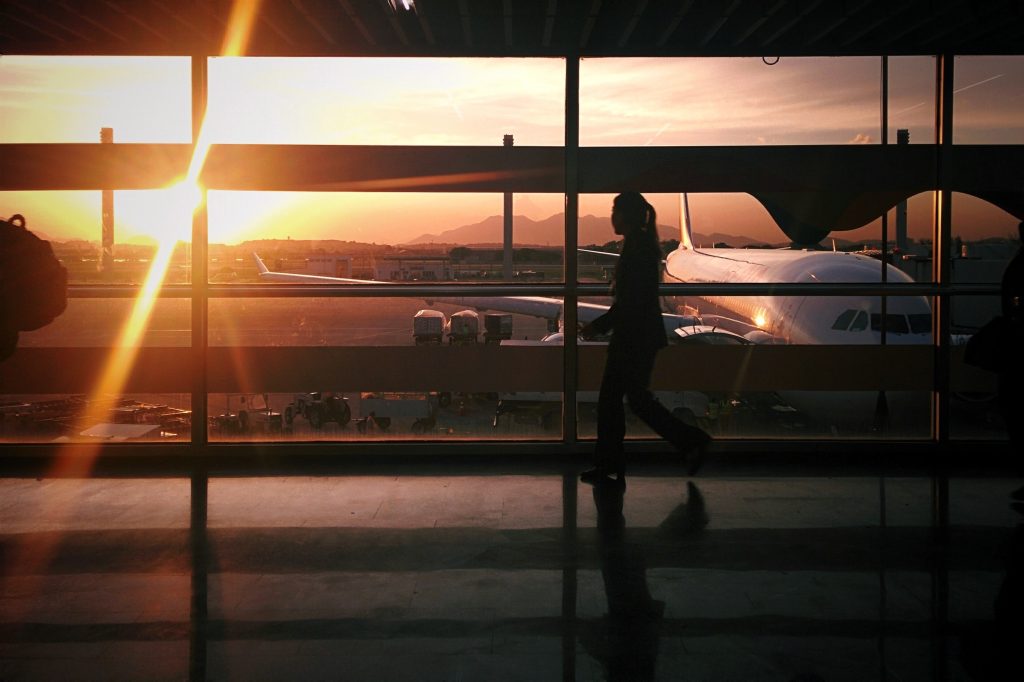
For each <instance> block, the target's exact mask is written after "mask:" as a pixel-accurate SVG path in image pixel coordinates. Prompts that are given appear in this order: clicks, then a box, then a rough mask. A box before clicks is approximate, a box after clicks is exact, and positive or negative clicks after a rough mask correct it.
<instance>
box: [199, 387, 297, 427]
mask: <svg viewBox="0 0 1024 682" xmlns="http://www.w3.org/2000/svg"><path fill="white" fill-rule="evenodd" d="M226 400H227V405H226V409H225V411H224V412H223V413H221V414H218V415H215V416H211V417H210V427H211V428H213V429H214V430H215V431H224V432H228V433H248V432H249V431H280V430H281V413H280V412H274V411H273V410H271V409H270V402H269V401H268V399H267V394H266V393H229V394H228V395H227V398H226Z"/></svg>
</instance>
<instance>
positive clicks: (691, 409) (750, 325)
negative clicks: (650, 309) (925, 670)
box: [578, 296, 933, 438]
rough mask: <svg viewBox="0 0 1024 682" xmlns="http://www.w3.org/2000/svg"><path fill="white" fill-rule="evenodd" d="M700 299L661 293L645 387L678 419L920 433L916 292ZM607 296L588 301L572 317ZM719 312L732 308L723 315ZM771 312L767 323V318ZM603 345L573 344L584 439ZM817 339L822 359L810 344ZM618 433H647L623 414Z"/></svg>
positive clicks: (754, 429) (925, 410) (922, 309)
mask: <svg viewBox="0 0 1024 682" xmlns="http://www.w3.org/2000/svg"><path fill="white" fill-rule="evenodd" d="M705 298H714V297H699V296H697V297H690V298H688V299H687V300H688V301H689V303H681V302H680V300H679V299H674V298H671V297H665V298H664V299H663V304H662V308H663V310H665V311H666V312H665V313H664V322H665V326H666V329H667V332H668V333H667V336H668V340H669V345H668V347H667V348H665V349H664V350H662V351H661V352H660V353H659V356H658V361H657V363H656V364H655V368H654V372H653V374H652V377H651V384H650V385H651V389H652V390H653V391H654V392H655V395H656V397H657V398H658V400H659V401H660V402H661V403H662V404H663V405H664V406H665V407H666V408H668V409H669V411H670V412H672V413H673V414H674V415H675V416H677V417H678V418H680V419H683V420H684V421H687V422H690V423H693V424H695V425H697V426H700V427H701V428H703V429H705V430H707V431H708V432H710V433H712V434H713V435H715V436H719V437H797V438H799V437H844V438H847V437H863V438H885V437H912V438H924V437H928V435H929V434H930V426H931V417H930V414H931V413H930V396H931V390H932V383H931V382H930V380H929V379H928V378H929V377H930V376H931V373H932V367H933V360H932V355H931V339H932V336H931V324H932V321H931V312H930V306H929V304H928V302H927V300H926V299H924V298H922V297H895V296H894V297H889V299H888V300H887V302H886V310H885V312H884V314H883V312H882V306H881V302H880V301H879V300H877V299H876V298H871V297H869V298H857V297H838V296H805V297H764V296H762V297H755V296H748V297H719V298H716V299H715V300H713V301H712V302H711V306H712V307H709V308H701V307H700V306H702V305H704V303H705V302H706V301H705ZM609 302H610V301H609V299H602V298H593V299H590V300H588V301H587V303H588V304H589V305H590V306H591V307H589V308H584V309H581V313H580V315H581V319H584V318H586V317H587V316H588V315H593V314H597V313H598V312H600V310H601V309H602V308H603V307H605V306H607V305H608V304H609ZM755 309H756V310H759V311H762V313H763V314H765V315H766V319H765V320H762V321H761V322H760V324H758V321H757V320H756V319H750V318H747V319H746V321H744V320H740V319H739V315H738V314H739V313H742V312H744V311H750V310H755ZM702 310H708V311H709V312H707V313H704V312H702ZM726 310H729V311H734V312H733V313H732V315H731V316H727V315H725V314H723V313H724V312H725V311H726ZM711 311H715V312H711ZM851 311H852V314H851ZM776 312H777V313H778V314H779V317H778V319H777V320H776V321H775V322H774V323H772V322H770V321H769V319H768V318H771V317H772V316H773V315H774V313H776ZM773 324H775V325H777V327H775V326H772V325H773ZM883 327H884V329H885V341H884V344H883V341H882V330H883ZM606 343H607V338H605V339H599V338H595V339H592V340H589V341H584V342H582V344H581V348H580V386H579V389H580V392H579V394H578V400H579V405H580V408H579V418H580V430H581V435H583V436H584V437H592V436H594V435H596V404H597V389H598V387H599V385H600V381H601V375H602V372H603V368H604V359H605V351H604V345H603V344H606ZM823 345H824V346H828V347H829V348H830V350H829V351H828V355H823V354H822V353H821V351H820V350H819V349H818V348H817V347H818V346H823ZM627 435H628V436H630V437H633V436H635V437H651V435H652V434H651V432H650V431H649V430H648V429H647V428H646V427H645V426H644V425H643V424H642V423H640V422H639V421H638V420H636V419H633V418H632V417H627Z"/></svg>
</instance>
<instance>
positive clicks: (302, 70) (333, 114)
mask: <svg viewBox="0 0 1024 682" xmlns="http://www.w3.org/2000/svg"><path fill="white" fill-rule="evenodd" d="M564 82H565V63H564V61H563V60H561V59H429V58H338V59H328V58H308V59H296V58H292V59H270V58H263V59H253V58H244V57H243V58H216V59H211V60H210V99H209V110H208V114H207V116H208V124H209V133H210V140H211V141H212V142H215V143H255V144H268V143H274V144H376V145H501V144H502V140H503V136H504V135H509V134H511V135H513V136H514V138H515V144H517V145H533V146H536V145H561V144H563V143H564V140H565V135H564V123H563V122H564V120H565V116H564V111H563V103H564V102H565V88H564Z"/></svg>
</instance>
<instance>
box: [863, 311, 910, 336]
mask: <svg viewBox="0 0 1024 682" xmlns="http://www.w3.org/2000/svg"><path fill="white" fill-rule="evenodd" d="M871 330H872V331H876V332H878V331H882V316H881V315H879V314H878V313H872V314H871ZM885 331H887V332H888V333H890V334H909V333H910V327H908V326H907V316H906V315H897V314H895V313H890V314H888V315H886V316H885Z"/></svg>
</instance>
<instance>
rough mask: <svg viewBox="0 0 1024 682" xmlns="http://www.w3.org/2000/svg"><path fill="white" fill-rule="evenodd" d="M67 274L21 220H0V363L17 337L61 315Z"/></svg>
mask: <svg viewBox="0 0 1024 682" xmlns="http://www.w3.org/2000/svg"><path fill="white" fill-rule="evenodd" d="M67 298H68V271H67V270H66V269H65V268H64V266H63V265H62V264H61V262H60V261H59V260H57V257H56V256H55V255H54V253H53V247H51V246H50V242H48V241H45V240H43V239H40V238H39V237H37V236H36V235H34V234H32V233H31V232H29V231H28V230H27V229H26V228H25V218H24V216H21V215H13V216H11V217H10V218H9V219H7V220H0V360H2V359H4V358H6V357H7V356H9V355H10V354H11V353H13V352H14V348H15V347H16V346H17V343H18V333H19V332H24V331H32V330H35V329H39V328H40V327H43V326H45V325H47V324H49V323H50V322H52V321H53V320H54V318H56V317H57V316H58V315H60V314H61V313H63V312H64V309H65V308H66V307H67Z"/></svg>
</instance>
